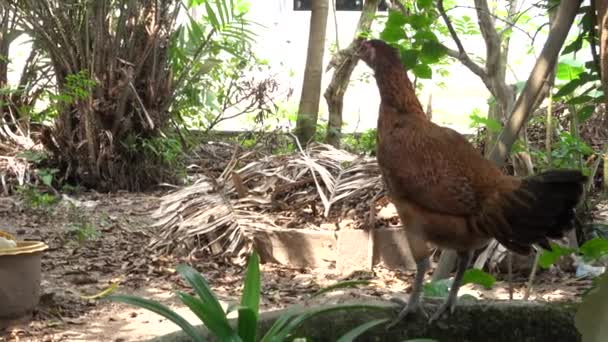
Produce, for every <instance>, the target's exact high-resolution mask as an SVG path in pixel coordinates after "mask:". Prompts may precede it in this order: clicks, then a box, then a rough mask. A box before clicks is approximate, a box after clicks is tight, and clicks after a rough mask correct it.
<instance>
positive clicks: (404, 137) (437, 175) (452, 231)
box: [358, 39, 586, 325]
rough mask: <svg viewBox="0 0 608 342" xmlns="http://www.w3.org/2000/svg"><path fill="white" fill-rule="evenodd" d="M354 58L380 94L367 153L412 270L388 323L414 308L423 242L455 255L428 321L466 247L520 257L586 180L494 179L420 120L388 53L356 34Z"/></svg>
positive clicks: (460, 146)
mask: <svg viewBox="0 0 608 342" xmlns="http://www.w3.org/2000/svg"><path fill="white" fill-rule="evenodd" d="M358 55H359V58H360V59H361V60H363V61H364V62H365V63H366V64H367V65H368V66H369V67H370V68H372V69H373V71H374V75H375V78H376V83H377V85H378V88H379V91H380V98H381V103H380V113H379V117H378V133H377V134H378V136H377V151H376V153H377V155H376V156H377V159H378V164H379V166H380V170H381V172H382V177H383V179H384V181H385V183H386V186H387V189H388V191H389V195H390V197H391V200H392V201H393V204H394V205H395V207H396V208H397V212H398V213H399V217H400V219H401V221H402V224H403V225H404V226H405V234H406V236H407V239H408V242H409V245H410V248H411V252H412V256H413V257H414V259H415V261H416V267H417V271H416V276H415V280H414V284H413V289H412V293H411V295H410V299H409V303H407V304H406V305H405V306H404V308H403V309H402V310H401V312H400V313H399V315H398V317H397V319H396V320H395V321H394V322H393V323H392V324H393V325H394V324H395V323H397V322H398V321H400V320H401V319H403V317H405V316H406V315H408V314H409V313H411V312H414V311H416V310H417V309H421V307H419V304H420V300H421V294H422V285H423V280H424V275H425V273H426V272H427V271H428V269H429V266H430V260H429V256H430V253H431V246H432V245H435V246H437V247H440V248H448V249H453V250H455V251H456V252H457V255H458V262H457V270H456V274H455V276H454V280H453V284H452V287H451V289H450V292H449V296H448V298H447V300H446V301H445V302H444V304H443V305H442V306H440V307H439V309H438V310H437V311H436V312H435V313H434V314H433V316H432V317H431V318H430V321H433V320H435V319H437V318H438V317H440V316H441V315H442V314H443V313H444V312H445V311H446V310H449V311H450V313H453V311H454V306H455V303H456V297H457V294H458V289H459V287H460V286H461V285H462V278H463V274H464V272H465V270H466V269H467V267H468V266H469V263H470V261H471V259H472V256H473V252H474V251H475V250H476V249H479V248H482V247H484V246H486V245H487V244H488V243H489V242H490V241H491V239H492V238H495V239H496V240H498V241H499V242H500V243H501V244H503V245H504V246H505V247H506V248H508V249H510V250H512V251H514V252H517V253H520V254H528V253H530V252H531V250H532V245H533V244H538V245H539V246H541V247H543V248H546V249H550V246H549V242H548V240H547V239H548V238H561V237H563V235H564V233H565V232H566V231H568V230H569V229H570V228H571V227H572V223H573V220H574V218H575V212H574V208H575V207H576V205H577V204H578V202H579V200H580V197H581V196H582V193H583V184H584V183H585V181H586V177H585V176H584V175H583V174H582V173H581V172H580V171H577V170H551V171H547V172H544V173H540V174H538V175H535V176H531V177H529V178H524V179H522V178H516V177H513V176H509V175H504V174H503V173H502V172H501V171H500V169H499V168H498V167H497V166H496V165H494V164H493V163H492V162H490V161H489V160H487V159H485V158H483V156H482V155H481V154H480V153H479V152H477V150H475V148H474V147H473V146H472V145H471V144H470V143H469V142H468V141H467V140H466V139H465V138H464V137H463V136H462V135H460V134H459V133H458V132H456V131H454V130H452V129H449V128H446V127H441V126H438V125H436V124H434V123H432V122H431V121H429V120H428V119H427V118H426V116H425V114H424V111H423V109H422V106H421V105H420V102H419V101H418V99H417V98H416V94H415V92H414V88H413V86H412V83H411V82H410V80H409V78H408V75H407V72H406V70H405V69H404V68H403V66H402V64H401V60H400V57H399V54H398V51H397V49H395V48H393V47H391V46H390V45H388V44H386V43H385V42H383V41H381V40H364V39H360V40H359V47H358ZM425 314H426V313H425Z"/></svg>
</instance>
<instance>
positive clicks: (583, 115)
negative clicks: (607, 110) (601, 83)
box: [576, 104, 595, 122]
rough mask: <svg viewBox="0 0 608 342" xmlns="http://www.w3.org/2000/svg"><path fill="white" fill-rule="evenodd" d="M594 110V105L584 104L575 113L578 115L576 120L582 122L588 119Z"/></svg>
mask: <svg viewBox="0 0 608 342" xmlns="http://www.w3.org/2000/svg"><path fill="white" fill-rule="evenodd" d="M594 112H595V105H593V104H591V105H586V106H585V107H583V108H582V109H579V110H578V111H577V112H576V114H577V115H578V121H579V122H584V121H586V120H587V119H589V118H590V117H591V116H592V115H593V113H594Z"/></svg>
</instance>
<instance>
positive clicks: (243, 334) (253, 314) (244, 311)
mask: <svg viewBox="0 0 608 342" xmlns="http://www.w3.org/2000/svg"><path fill="white" fill-rule="evenodd" d="M238 330H239V336H240V338H241V340H243V341H255V337H256V334H257V331H258V312H257V311H253V310H252V309H251V308H248V307H246V308H240V309H239V322H238Z"/></svg>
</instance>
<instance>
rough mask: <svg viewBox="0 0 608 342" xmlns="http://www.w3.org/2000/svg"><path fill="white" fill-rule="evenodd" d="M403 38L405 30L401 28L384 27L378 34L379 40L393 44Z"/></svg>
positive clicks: (393, 26) (395, 26) (394, 26)
mask: <svg viewBox="0 0 608 342" xmlns="http://www.w3.org/2000/svg"><path fill="white" fill-rule="evenodd" d="M403 38H405V30H404V29H403V27H402V26H397V25H386V26H385V27H384V30H382V32H380V39H382V40H384V41H386V42H389V43H393V42H397V41H399V40H401V39H403Z"/></svg>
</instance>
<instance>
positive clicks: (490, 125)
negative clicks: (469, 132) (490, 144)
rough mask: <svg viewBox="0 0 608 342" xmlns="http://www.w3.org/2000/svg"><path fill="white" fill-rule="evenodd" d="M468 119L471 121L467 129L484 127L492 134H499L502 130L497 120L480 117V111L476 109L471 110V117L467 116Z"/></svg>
mask: <svg viewBox="0 0 608 342" xmlns="http://www.w3.org/2000/svg"><path fill="white" fill-rule="evenodd" d="M469 119H470V120H471V123H470V125H469V127H472V128H473V127H474V128H482V127H485V128H487V129H488V130H489V131H490V132H493V133H499V132H500V131H501V130H502V124H501V123H500V122H499V121H498V120H495V119H492V118H488V117H482V116H481V111H480V110H479V109H477V108H476V109H474V110H473V113H471V115H469Z"/></svg>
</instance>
